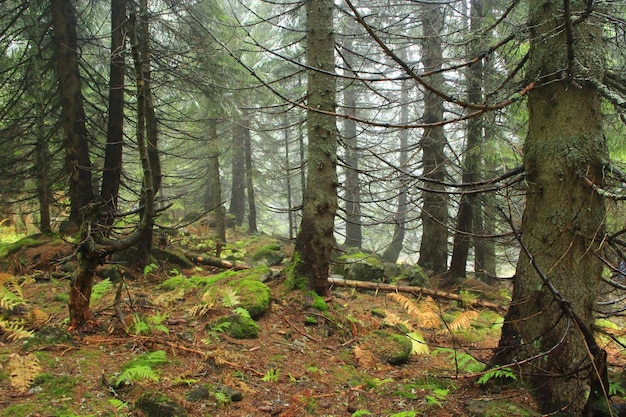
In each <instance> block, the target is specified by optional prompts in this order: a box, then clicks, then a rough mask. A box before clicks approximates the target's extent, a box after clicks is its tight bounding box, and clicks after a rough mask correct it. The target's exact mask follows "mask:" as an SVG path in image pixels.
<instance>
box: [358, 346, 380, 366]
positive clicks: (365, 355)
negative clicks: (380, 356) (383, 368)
mask: <svg viewBox="0 0 626 417" xmlns="http://www.w3.org/2000/svg"><path fill="white" fill-rule="evenodd" d="M352 351H353V352H354V357H355V358H356V362H357V364H358V365H359V367H361V368H373V367H374V366H375V365H376V362H377V361H376V356H374V354H373V353H372V352H370V351H369V350H367V349H362V348H361V347H359V346H355V347H354V348H353V349H352Z"/></svg>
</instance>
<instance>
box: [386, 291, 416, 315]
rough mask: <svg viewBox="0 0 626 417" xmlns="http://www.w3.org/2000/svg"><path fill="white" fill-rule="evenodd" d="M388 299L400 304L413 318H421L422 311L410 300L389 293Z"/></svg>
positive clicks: (400, 295)
mask: <svg viewBox="0 0 626 417" xmlns="http://www.w3.org/2000/svg"><path fill="white" fill-rule="evenodd" d="M387 298H388V299H390V300H392V301H394V302H396V303H398V304H400V306H401V307H402V308H403V309H404V310H406V312H407V313H409V315H410V316H411V317H413V318H419V315H420V310H419V308H418V306H417V305H416V304H415V303H414V302H413V300H411V299H410V298H408V297H406V296H404V295H402V294H398V293H395V292H394V293H389V294H387Z"/></svg>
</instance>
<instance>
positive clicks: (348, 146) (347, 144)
mask: <svg viewBox="0 0 626 417" xmlns="http://www.w3.org/2000/svg"><path fill="white" fill-rule="evenodd" d="M351 49H352V42H351V41H350V39H347V40H346V44H345V45H344V53H343V58H344V61H345V66H346V70H345V71H346V72H347V75H349V76H354V75H355V74H354V72H352V71H351V70H350V68H351V65H350V60H349V59H348V56H349V54H350V53H351V52H350V51H351ZM343 100H344V106H345V113H346V114H347V115H348V116H351V117H355V116H356V100H357V91H356V89H355V86H354V85H353V81H351V80H348V84H347V85H346V86H345V87H344V90H343ZM343 142H344V150H345V161H344V172H345V173H344V175H345V182H344V184H343V188H344V199H345V213H346V214H345V216H346V238H345V241H344V245H346V246H348V247H355V248H360V247H361V246H362V245H363V232H362V231H361V184H360V182H359V151H358V141H357V130H356V122H355V121H354V120H352V119H349V118H348V119H344V121H343Z"/></svg>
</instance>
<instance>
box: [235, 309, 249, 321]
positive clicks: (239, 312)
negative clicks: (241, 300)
mask: <svg viewBox="0 0 626 417" xmlns="http://www.w3.org/2000/svg"><path fill="white" fill-rule="evenodd" d="M233 312H234V313H235V314H237V315H239V316H241V317H243V318H246V319H250V318H251V317H250V313H249V312H248V310H246V309H245V308H243V307H237V308H236V309H234V310H233Z"/></svg>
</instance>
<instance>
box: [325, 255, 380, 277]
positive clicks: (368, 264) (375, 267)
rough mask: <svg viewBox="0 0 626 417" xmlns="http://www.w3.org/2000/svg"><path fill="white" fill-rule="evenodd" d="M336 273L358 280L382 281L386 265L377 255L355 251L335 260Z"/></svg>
mask: <svg viewBox="0 0 626 417" xmlns="http://www.w3.org/2000/svg"><path fill="white" fill-rule="evenodd" d="M333 270H334V272H335V273H336V274H339V275H342V276H343V277H345V278H346V279H353V280H358V281H380V280H382V279H383V277H384V276H385V266H384V264H383V262H382V261H381V260H380V259H379V258H378V257H377V256H375V255H372V254H368V253H364V252H355V253H347V254H344V255H341V256H340V257H338V258H337V259H336V260H335V266H334V268H333Z"/></svg>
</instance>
